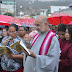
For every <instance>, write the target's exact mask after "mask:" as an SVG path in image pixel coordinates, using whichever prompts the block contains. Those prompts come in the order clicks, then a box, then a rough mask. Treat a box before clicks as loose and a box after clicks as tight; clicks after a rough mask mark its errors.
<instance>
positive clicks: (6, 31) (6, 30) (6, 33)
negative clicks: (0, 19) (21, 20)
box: [2, 28, 8, 37]
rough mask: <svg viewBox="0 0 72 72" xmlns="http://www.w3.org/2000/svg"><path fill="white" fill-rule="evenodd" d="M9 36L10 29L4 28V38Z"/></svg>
mask: <svg viewBox="0 0 72 72" xmlns="http://www.w3.org/2000/svg"><path fill="white" fill-rule="evenodd" d="M5 36H8V29H7V28H3V29H2V37H5Z"/></svg>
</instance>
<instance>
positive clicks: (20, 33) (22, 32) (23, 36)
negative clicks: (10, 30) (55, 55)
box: [18, 26, 30, 48]
mask: <svg viewBox="0 0 72 72" xmlns="http://www.w3.org/2000/svg"><path fill="white" fill-rule="evenodd" d="M18 36H19V37H20V38H21V39H22V40H23V41H24V42H25V44H26V46H27V47H28V48H29V47H30V39H29V34H26V29H25V27H24V26H20V27H19V29H18Z"/></svg>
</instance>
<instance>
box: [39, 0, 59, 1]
mask: <svg viewBox="0 0 72 72" xmlns="http://www.w3.org/2000/svg"><path fill="white" fill-rule="evenodd" d="M39 1H59V0H39Z"/></svg>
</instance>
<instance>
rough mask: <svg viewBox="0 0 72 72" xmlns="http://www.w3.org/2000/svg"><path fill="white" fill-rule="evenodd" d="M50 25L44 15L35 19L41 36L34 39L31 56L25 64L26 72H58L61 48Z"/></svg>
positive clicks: (37, 35) (38, 35)
mask: <svg viewBox="0 0 72 72" xmlns="http://www.w3.org/2000/svg"><path fill="white" fill-rule="evenodd" d="M48 24H49V23H48V18H47V17H46V16H44V15H40V16H38V17H37V18H36V19H35V26H36V30H37V31H38V32H39V34H36V35H35V36H34V38H33V41H32V46H31V50H29V51H30V55H28V54H27V55H28V56H27V58H26V61H25V62H24V63H25V64H24V72H58V64H59V53H60V46H59V42H58V39H57V37H56V36H55V34H54V33H53V32H52V31H51V30H50V29H49V26H48Z"/></svg>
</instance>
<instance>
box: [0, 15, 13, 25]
mask: <svg viewBox="0 0 72 72" xmlns="http://www.w3.org/2000/svg"><path fill="white" fill-rule="evenodd" d="M11 19H13V17H11V16H6V15H0V25H5V26H9V25H10V24H9V22H8V21H9V20H11Z"/></svg>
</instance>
